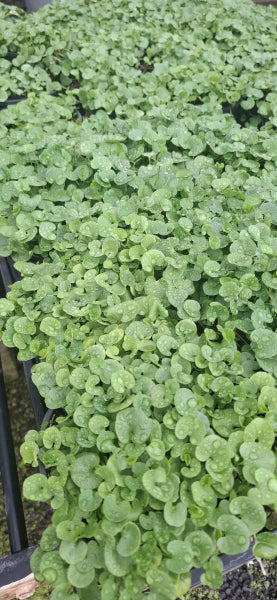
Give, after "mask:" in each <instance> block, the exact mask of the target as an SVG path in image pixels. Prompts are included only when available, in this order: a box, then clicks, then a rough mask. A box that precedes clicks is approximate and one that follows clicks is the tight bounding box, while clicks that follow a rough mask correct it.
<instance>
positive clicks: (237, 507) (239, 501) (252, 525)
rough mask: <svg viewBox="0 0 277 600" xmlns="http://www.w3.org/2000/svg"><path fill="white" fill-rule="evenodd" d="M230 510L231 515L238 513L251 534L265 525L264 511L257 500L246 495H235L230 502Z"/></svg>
mask: <svg viewBox="0 0 277 600" xmlns="http://www.w3.org/2000/svg"><path fill="white" fill-rule="evenodd" d="M230 511H231V513H232V514H233V515H240V516H241V518H242V520H243V522H244V523H245V524H246V525H247V527H248V529H249V531H250V533H251V535H252V534H253V533H257V531H260V530H261V529H263V527H264V526H265V522H266V512H265V510H264V508H263V506H261V505H260V504H259V503H258V502H256V501H255V500H252V498H248V497H247V496H237V498H233V500H232V501H231V502H230Z"/></svg>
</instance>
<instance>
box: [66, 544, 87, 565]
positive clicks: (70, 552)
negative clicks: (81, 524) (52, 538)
mask: <svg viewBox="0 0 277 600" xmlns="http://www.w3.org/2000/svg"><path fill="white" fill-rule="evenodd" d="M87 551H88V548H87V544H86V542H84V541H82V540H80V541H78V542H76V543H74V542H72V541H71V540H63V541H62V542H61V544H60V547H59V553H60V555H61V557H62V559H63V560H65V562H67V563H68V564H70V565H71V564H72V565H73V564H76V563H78V562H80V561H82V560H84V558H85V557H86V555H87Z"/></svg>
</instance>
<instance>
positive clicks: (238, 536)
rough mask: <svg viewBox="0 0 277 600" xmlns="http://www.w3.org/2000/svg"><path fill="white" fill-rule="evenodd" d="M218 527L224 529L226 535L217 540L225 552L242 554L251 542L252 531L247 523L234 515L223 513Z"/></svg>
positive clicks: (221, 550)
mask: <svg viewBox="0 0 277 600" xmlns="http://www.w3.org/2000/svg"><path fill="white" fill-rule="evenodd" d="M217 528H218V529H220V530H221V531H224V533H225V536H224V537H221V538H219V539H218V540H217V546H218V549H219V550H220V552H223V554H230V555H233V554H240V553H242V552H245V550H247V548H248V546H249V544H250V537H251V534H250V531H249V529H248V527H247V525H246V524H245V523H244V522H243V521H241V520H240V519H238V518H237V517H234V516H233V515H221V516H220V517H219V518H218V520H217Z"/></svg>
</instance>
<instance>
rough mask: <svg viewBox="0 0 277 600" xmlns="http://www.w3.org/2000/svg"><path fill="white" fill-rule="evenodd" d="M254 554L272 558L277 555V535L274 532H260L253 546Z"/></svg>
mask: <svg viewBox="0 0 277 600" xmlns="http://www.w3.org/2000/svg"><path fill="white" fill-rule="evenodd" d="M253 554H254V555H255V556H257V557H258V558H265V559H266V560H270V559H272V558H276V556H277V536H276V535H275V534H274V533H269V532H265V533H259V535H257V537H256V541H255V544H254V546H253Z"/></svg>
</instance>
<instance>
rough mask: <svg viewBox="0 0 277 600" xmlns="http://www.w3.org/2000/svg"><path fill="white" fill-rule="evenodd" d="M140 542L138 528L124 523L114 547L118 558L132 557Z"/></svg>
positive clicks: (132, 524) (133, 524)
mask: <svg viewBox="0 0 277 600" xmlns="http://www.w3.org/2000/svg"><path fill="white" fill-rule="evenodd" d="M140 540H141V535H140V530H139V528H138V526H137V525H135V523H131V522H130V523H126V525H124V527H123V529H122V532H121V537H120V540H119V542H118V544H117V546H116V549H117V552H118V553H119V554H120V556H132V554H135V552H136V551H137V550H138V548H139V545H140Z"/></svg>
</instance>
